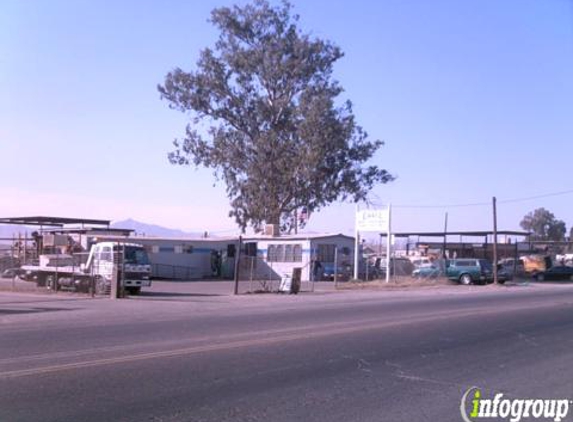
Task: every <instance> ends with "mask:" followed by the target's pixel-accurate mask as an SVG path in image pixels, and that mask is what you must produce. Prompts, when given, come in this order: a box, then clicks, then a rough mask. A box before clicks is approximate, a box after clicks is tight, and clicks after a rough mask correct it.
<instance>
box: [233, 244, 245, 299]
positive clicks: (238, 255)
mask: <svg viewBox="0 0 573 422" xmlns="http://www.w3.org/2000/svg"><path fill="white" fill-rule="evenodd" d="M242 244H243V237H242V236H239V247H238V250H237V253H236V254H235V283H234V284H235V286H234V290H233V294H235V295H238V294H239V269H240V265H239V264H240V260H241V249H242Z"/></svg>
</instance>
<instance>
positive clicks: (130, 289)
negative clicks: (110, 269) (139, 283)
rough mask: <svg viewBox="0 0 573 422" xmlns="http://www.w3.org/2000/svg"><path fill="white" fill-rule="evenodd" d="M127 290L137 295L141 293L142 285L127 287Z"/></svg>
mask: <svg viewBox="0 0 573 422" xmlns="http://www.w3.org/2000/svg"><path fill="white" fill-rule="evenodd" d="M125 290H127V293H129V294H130V295H132V296H137V295H138V294H139V293H141V287H126V288H125Z"/></svg>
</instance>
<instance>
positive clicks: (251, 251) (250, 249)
mask: <svg viewBox="0 0 573 422" xmlns="http://www.w3.org/2000/svg"><path fill="white" fill-rule="evenodd" d="M245 255H246V256H257V243H256V242H249V243H245Z"/></svg>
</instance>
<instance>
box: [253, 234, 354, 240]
mask: <svg viewBox="0 0 573 422" xmlns="http://www.w3.org/2000/svg"><path fill="white" fill-rule="evenodd" d="M331 237H345V238H347V239H352V240H353V239H354V238H353V237H352V236H347V235H345V234H342V233H299V234H281V235H280V236H269V235H258V236H257V235H254V236H244V237H243V241H244V242H249V241H255V240H276V241H280V240H317V239H327V238H331Z"/></svg>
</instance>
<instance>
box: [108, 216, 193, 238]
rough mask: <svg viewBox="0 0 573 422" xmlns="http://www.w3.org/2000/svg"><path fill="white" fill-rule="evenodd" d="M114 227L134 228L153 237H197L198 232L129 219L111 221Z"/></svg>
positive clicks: (141, 233) (138, 232)
mask: <svg viewBox="0 0 573 422" xmlns="http://www.w3.org/2000/svg"><path fill="white" fill-rule="evenodd" d="M111 227H113V228H114V229H130V230H135V232H136V233H137V234H138V235H145V236H155V237H197V236H200V234H199V233H189V232H185V231H183V230H179V229H170V228H167V227H162V226H157V225H155V224H147V223H141V222H139V221H135V220H132V219H131V218H130V219H127V220H123V221H115V222H113V223H111Z"/></svg>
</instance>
